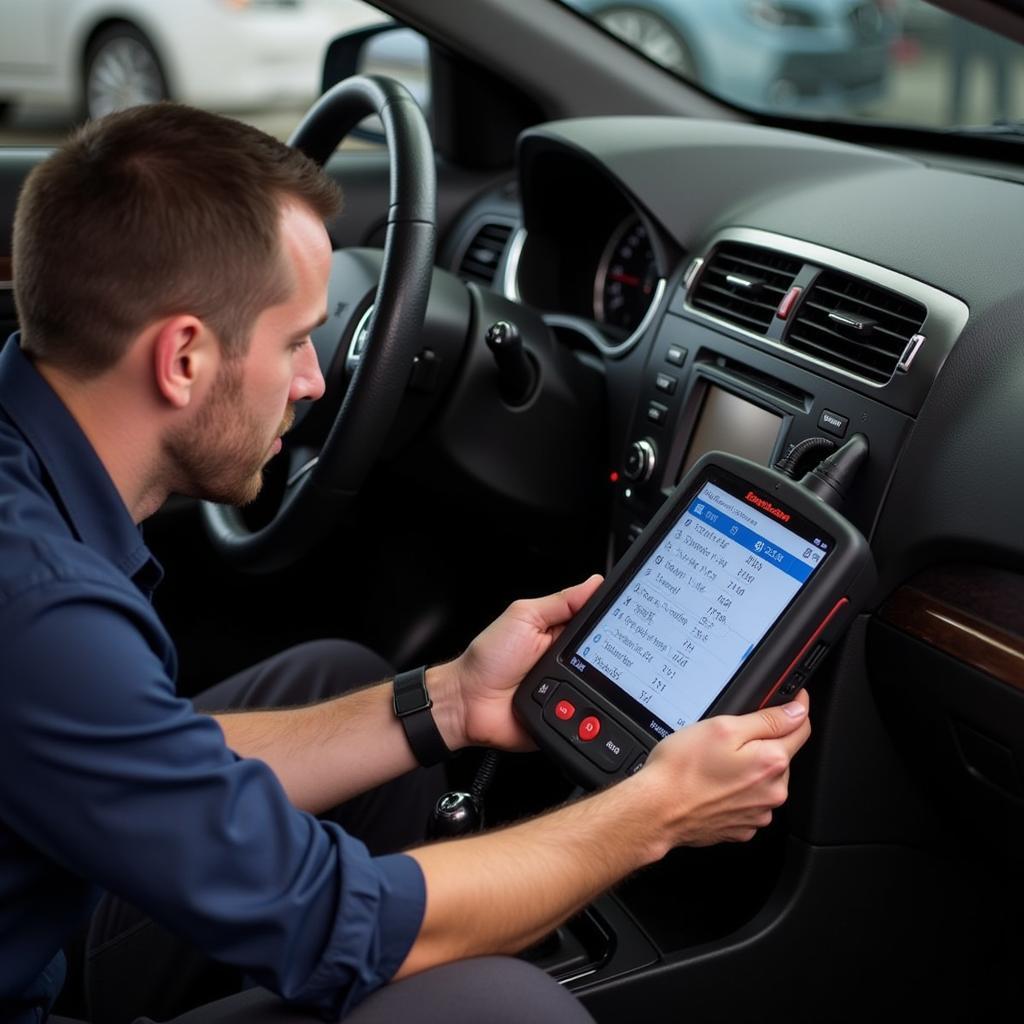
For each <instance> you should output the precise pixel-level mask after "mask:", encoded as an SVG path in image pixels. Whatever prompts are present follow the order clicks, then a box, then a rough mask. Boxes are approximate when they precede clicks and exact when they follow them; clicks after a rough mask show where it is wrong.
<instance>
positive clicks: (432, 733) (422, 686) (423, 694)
mask: <svg viewBox="0 0 1024 1024" xmlns="http://www.w3.org/2000/svg"><path fill="white" fill-rule="evenodd" d="M426 676H427V669H426V666H423V665H421V666H420V667H419V668H414V669H410V670H409V671H408V672H400V673H399V674H398V675H397V676H395V687H394V704H395V717H396V718H397V719H398V720H399V721H400V722H401V723H402V728H403V729H404V730H405V738H406V739H407V740H408V741H409V746H410V747H411V748H412V752H413V754H414V755H415V757H416V760H417V761H419V763H420V764H421V765H422V766H423V767H424V768H429V767H430V766H431V765H434V764H440V763H441V762H442V761H445V760H447V759H448V758H449V757H451V756H452V752H451V751H450V750H449V749H448V745H447V744H446V743H445V741H444V739H443V738H442V736H441V733H440V730H439V729H438V728H437V723H436V722H435V721H434V716H433V715H432V714H431V712H430V709H431V708H432V707H433V704H434V702H433V701H432V700H431V699H430V694H429V693H427V678H426Z"/></svg>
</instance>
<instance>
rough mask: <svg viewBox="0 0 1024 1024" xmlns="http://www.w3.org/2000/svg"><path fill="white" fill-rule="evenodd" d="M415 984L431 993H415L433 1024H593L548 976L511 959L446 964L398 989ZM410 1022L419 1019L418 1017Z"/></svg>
mask: <svg viewBox="0 0 1024 1024" xmlns="http://www.w3.org/2000/svg"><path fill="white" fill-rule="evenodd" d="M418 980H419V983H420V985H421V986H422V987H423V989H424V990H429V992H428V991H423V992H421V993H419V995H420V996H422V997H423V998H422V1001H420V1000H418V1003H419V1005H426V1006H429V1007H430V1013H429V1018H428V1019H429V1020H430V1021H431V1022H433V1021H435V1020H436V1021H438V1022H442V1021H446V1022H448V1024H458V1022H466V1024H468V1022H470V1021H473V1022H477V1021H481V1020H486V1021H487V1022H488V1024H523V1022H524V1021H530V1022H531V1024H532V1022H537V1024H545V1022H548V1021H550V1022H557V1024H593V1019H592V1018H591V1016H590V1014H588V1013H587V1011H586V1010H584V1009H583V1006H582V1004H581V1003H580V1002H579V1001H578V1000H577V999H576V998H575V997H574V996H573V995H572V994H571V993H570V992H568V991H567V990H566V989H565V988H563V987H562V986H561V985H559V984H558V983H557V982H556V981H555V980H554V979H553V978H551V976H550V975H548V974H546V973H545V972H544V971H542V970H540V969H539V968H537V967H534V966H533V965H532V964H529V963H526V962H525V961H524V960H518V959H515V958H513V957H500V956H492V957H479V958H476V959H472V960H462V961H459V962H457V963H452V964H446V965H444V966H443V967H437V968H434V969H433V970H431V971H427V972H425V973H424V974H422V975H417V976H416V977H415V978H410V979H408V981H407V982H401V983H399V986H397V987H400V986H401V985H406V984H409V983H412V982H416V981H418ZM435 1014H436V1017H435ZM411 1019H413V1020H419V1018H418V1017H416V1016H413V1017H412V1018H411Z"/></svg>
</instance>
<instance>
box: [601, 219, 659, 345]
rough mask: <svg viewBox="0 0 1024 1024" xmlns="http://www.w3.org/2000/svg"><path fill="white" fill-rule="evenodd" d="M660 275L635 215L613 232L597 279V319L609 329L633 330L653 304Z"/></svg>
mask: <svg viewBox="0 0 1024 1024" xmlns="http://www.w3.org/2000/svg"><path fill="white" fill-rule="evenodd" d="M657 280H658V272H657V268H656V267H655V265H654V250H653V249H652V248H651V242H650V239H649V238H648V237H647V229H646V228H645V227H644V226H643V224H641V223H640V219H639V218H638V217H635V216H630V217H627V218H626V219H625V220H624V221H623V222H622V223H621V224H620V225H619V226H618V227H617V228H616V229H615V231H614V232H613V233H612V236H611V238H609V239H608V244H607V245H606V246H605V249H604V252H603V253H602V254H601V261H600V262H599V263H598V265H597V276H596V277H595V278H594V316H595V317H596V318H597V319H598V320H599V321H600V322H601V323H603V324H607V325H608V326H609V327H618V328H621V329H622V330H625V331H633V330H635V329H636V327H637V326H638V324H639V323H640V321H641V320H643V318H644V314H645V313H646V312H647V307H648V306H650V304H651V298H652V297H653V295H654V288H655V285H656V284H657Z"/></svg>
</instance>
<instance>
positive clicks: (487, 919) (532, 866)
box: [398, 692, 810, 977]
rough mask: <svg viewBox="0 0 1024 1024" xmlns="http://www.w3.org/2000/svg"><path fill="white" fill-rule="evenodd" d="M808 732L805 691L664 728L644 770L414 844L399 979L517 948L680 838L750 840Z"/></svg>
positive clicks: (693, 841)
mask: <svg viewBox="0 0 1024 1024" xmlns="http://www.w3.org/2000/svg"><path fill="white" fill-rule="evenodd" d="M809 735H810V726H809V724H808V721H807V697H806V694H804V693H803V692H801V693H800V694H799V695H798V698H797V700H795V701H793V702H792V703H790V704H788V705H786V706H785V707H783V708H770V709H766V710H764V711H760V712H757V713H756V714H751V715H744V716H740V717H732V716H722V717H718V718H713V719H708V720H705V721H702V722H698V723H696V724H695V725H691V726H689V727H687V728H686V729H682V730H680V731H679V732H677V733H674V734H673V735H671V736H669V737H668V738H666V739H665V740H662V742H661V743H659V744H658V745H657V747H656V748H655V749H654V750H653V751H652V752H651V756H650V758H649V759H648V761H647V764H646V766H645V767H644V769H643V771H641V772H640V773H639V774H638V775H635V776H632V777H631V778H628V779H625V780H624V781H622V782H620V783H619V784H618V785H616V786H612V787H611V788H610V789H607V790H605V791H603V792H601V793H599V794H597V795H596V796H593V797H591V798H589V799H587V800H584V801H581V802H579V803H577V804H573V805H572V806H569V807H563V808H560V809H559V810H557V811H554V812H553V813H551V814H548V815H545V816H544V817H541V818H537V819H535V820H533V821H529V822H526V823H524V824H522V825H516V826H514V827H512V828H508V829H505V830H503V831H500V832H495V833H490V834H486V835H482V836H474V837H472V838H470V839H461V840H456V841H454V842H450V843H439V844H437V845H434V846H427V847H424V848H422V849H419V850H414V851H412V854H411V855H412V856H413V857H415V858H416V860H417V861H418V862H419V864H420V866H421V868H422V869H423V874H424V878H425V880H426V888H427V906H426V913H425V915H424V919H423V924H422V926H421V928H420V932H419V935H418V936H417V938H416V941H415V942H414V943H413V946H412V949H411V950H410V951H409V954H408V956H407V957H406V960H405V963H404V964H403V965H402V967H401V968H400V970H399V972H398V976H399V977H403V976H405V975H407V974H413V973H415V972H416V971H421V970H425V969H426V968H429V967H433V966H435V965H437V964H441V963H445V962H447V961H449V960H453V959H457V958H460V957H465V956H477V955H484V954H488V953H508V952H514V951H516V950H518V949H522V948H524V947H525V946H527V945H529V944H530V943H532V942H534V941H536V940H537V939H539V938H540V937H541V936H543V935H544V934H546V933H547V932H548V931H550V929H551V928H553V927H555V926H556V925H557V924H559V923H561V922H562V921H564V920H565V919H566V918H567V917H569V916H570V915H571V914H572V913H573V912H574V911H576V910H578V909H579V908H580V907H582V906H584V905H585V904H586V903H587V902H589V901H590V900H591V899H593V898H594V896H596V895H597V894H598V893H599V892H601V891H603V890H604V889H607V888H608V887H609V886H611V885H614V884H615V883H616V882H617V881H619V880H620V879H621V878H623V877H625V876H626V875H628V874H629V873H630V872H632V871H635V870H636V869H637V868H640V867H642V866H643V865H645V864H649V863H651V862H652V861H655V860H658V859H659V858H661V857H662V856H664V855H665V853H667V852H668V850H670V849H672V848H673V847H675V846H680V845H693V846H704V845H708V844H710V843H716V842H722V841H743V840H747V839H750V838H751V837H752V836H753V835H754V833H755V832H756V830H757V829H758V828H763V827H764V826H765V825H767V824H769V823H770V821H771V818H772V809H773V808H775V807H778V806H779V805H780V804H781V803H782V802H783V801H784V800H785V799H786V792H787V786H788V779H789V762H790V759H791V758H792V757H793V755H794V754H795V753H796V751H797V750H799V749H800V747H801V746H802V745H803V744H804V743H805V742H806V740H807V737H808V736H809Z"/></svg>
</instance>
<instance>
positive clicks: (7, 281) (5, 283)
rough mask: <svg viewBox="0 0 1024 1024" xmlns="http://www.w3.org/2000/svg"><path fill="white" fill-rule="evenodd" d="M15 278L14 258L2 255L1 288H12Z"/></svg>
mask: <svg viewBox="0 0 1024 1024" xmlns="http://www.w3.org/2000/svg"><path fill="white" fill-rule="evenodd" d="M13 279H14V260H13V259H11V257H10V256H0V289H4V290H10V289H11V288H12V287H13V283H12V282H13Z"/></svg>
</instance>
